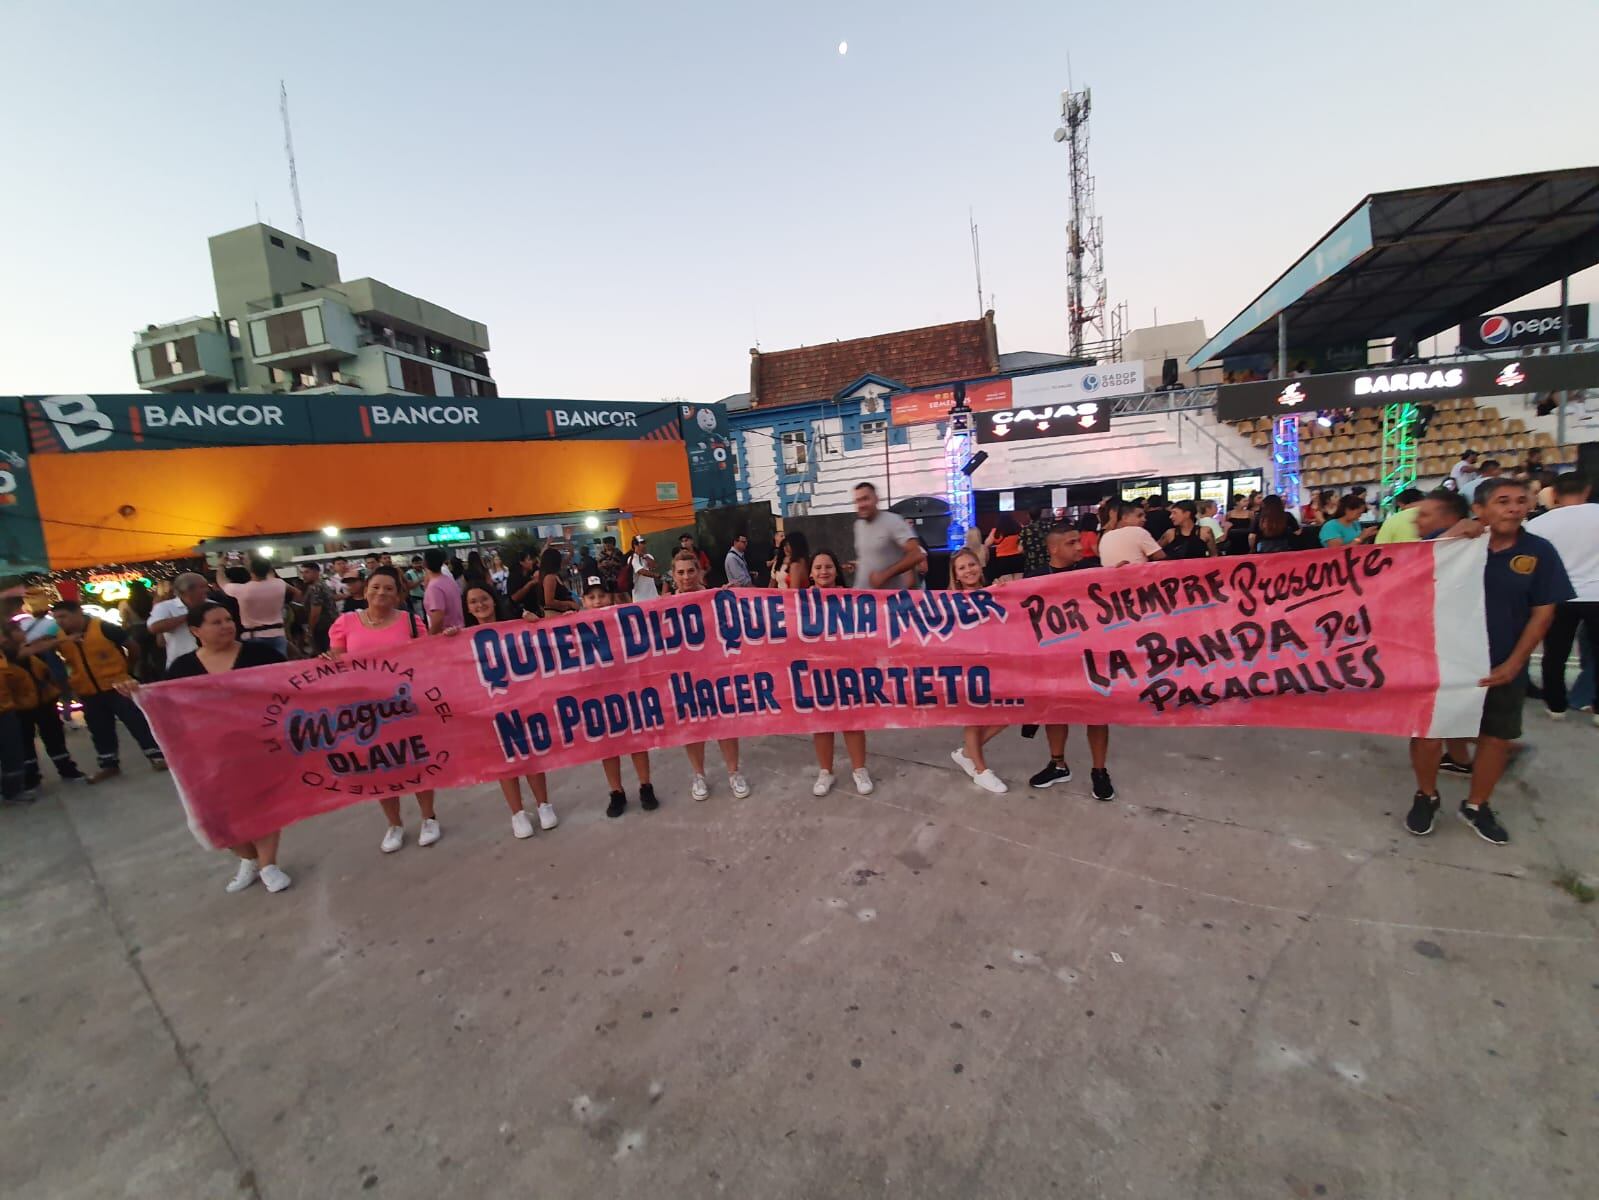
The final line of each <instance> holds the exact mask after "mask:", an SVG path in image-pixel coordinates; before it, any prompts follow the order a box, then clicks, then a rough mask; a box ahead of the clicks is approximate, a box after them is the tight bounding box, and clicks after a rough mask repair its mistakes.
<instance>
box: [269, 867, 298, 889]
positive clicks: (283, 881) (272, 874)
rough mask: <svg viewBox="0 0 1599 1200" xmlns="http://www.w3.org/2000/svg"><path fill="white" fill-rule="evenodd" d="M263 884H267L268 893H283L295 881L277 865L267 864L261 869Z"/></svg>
mask: <svg viewBox="0 0 1599 1200" xmlns="http://www.w3.org/2000/svg"><path fill="white" fill-rule="evenodd" d="M261 882H262V883H264V884H266V890H267V891H269V892H281V891H282V890H283V889H284V888H286V887H288V886H289V884H291V883H293V882H294V880H292V879H290V878H289V873H288V872H287V871H285V870H284V869H283V868H282V867H280V866H278V864H277V863H267V865H266V866H264V867H262V868H261Z"/></svg>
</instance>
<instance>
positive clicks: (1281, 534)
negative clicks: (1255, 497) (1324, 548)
mask: <svg viewBox="0 0 1599 1200" xmlns="http://www.w3.org/2000/svg"><path fill="white" fill-rule="evenodd" d="M1298 541H1299V522H1298V521H1296V520H1294V514H1293V513H1291V512H1289V511H1288V509H1287V506H1286V505H1284V504H1283V498H1282V497H1281V496H1267V497H1266V499H1265V500H1264V501H1262V502H1261V505H1260V515H1259V516H1258V517H1256V518H1255V524H1254V527H1253V528H1251V529H1250V531H1249V545H1250V549H1252V550H1253V551H1254V552H1255V553H1256V554H1278V553H1281V552H1282V551H1285V550H1297V549H1298V548H1299V545H1298Z"/></svg>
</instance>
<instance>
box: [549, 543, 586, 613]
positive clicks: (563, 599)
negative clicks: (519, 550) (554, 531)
mask: <svg viewBox="0 0 1599 1200" xmlns="http://www.w3.org/2000/svg"><path fill="white" fill-rule="evenodd" d="M539 587H540V589H541V590H542V592H543V601H544V602H543V604H542V605H540V608H541V610H542V611H543V613H544V615H545V616H546V617H553V616H555V615H556V614H557V613H567V612H576V611H577V610H578V609H579V608H580V607H582V606H581V605H579V604H578V602H577V601H576V600H574V599H572V590H571V589H570V588H569V587H567V586H566V584H564V583H562V582H561V549H560V547H559V546H546V547H545V548H544V557H543V558H541V559H539Z"/></svg>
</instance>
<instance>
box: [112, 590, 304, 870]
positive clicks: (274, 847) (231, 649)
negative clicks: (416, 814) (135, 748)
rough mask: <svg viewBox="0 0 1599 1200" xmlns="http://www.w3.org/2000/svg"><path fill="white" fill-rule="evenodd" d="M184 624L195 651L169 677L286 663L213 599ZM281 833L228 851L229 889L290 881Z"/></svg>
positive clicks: (131, 687) (132, 685)
mask: <svg viewBox="0 0 1599 1200" xmlns="http://www.w3.org/2000/svg"><path fill="white" fill-rule="evenodd" d="M188 625H189V630H190V632H191V633H193V634H194V640H195V641H196V642H198V643H199V644H200V647H199V649H198V650H191V651H189V652H188V653H187V654H180V655H178V657H177V658H175V659H173V661H172V665H171V666H170V667H168V668H167V678H168V679H169V680H170V679H193V678H196V677H198V676H201V675H224V674H226V673H227V672H229V671H240V670H243V669H244V668H246V667H267V666H271V665H272V664H273V663H280V662H285V661H287V660H286V659H285V658H284V657H283V655H281V654H279V653H278V652H277V651H276V650H274V649H273V648H272V647H271V646H269V645H267V644H266V643H265V642H241V641H240V640H239V627H238V625H237V624H235V623H234V620H233V615H232V614H231V613H229V612H228V610H227V608H226V607H225V606H223V605H221V604H216V603H213V602H211V601H207V602H206V603H204V604H202V605H200V607H199V608H191V609H190V610H189V615H188ZM117 690H118V691H119V692H121V693H123V695H126V696H131V695H133V694H134V693H135V692H136V691H138V690H139V685H138V683H137V682H135V681H133V680H129V681H127V682H126V683H123V684H119V685H118V687H117ZM278 837H279V833H269V834H267V835H266V836H265V837H261V838H257V839H256V840H255V841H253V842H241V843H239V844H238V845H237V846H229V847H228V849H229V850H231V851H232V852H233V853H234V854H236V855H238V856H239V869H238V872H237V873H236V874H235V875H234V876H233V878H232V879H231V880H229V881H228V886H227V888H226V890H227V891H229V892H242V891H243V890H244V889H245V888H247V887H249V886H250V885H251V884H252V883H254V882H255V881H256V879H257V877H259V878H260V880H261V882H262V883H263V884H264V885H266V890H267V891H269V892H281V891H282V890H283V889H284V888H286V887H288V886H289V884H291V883H293V882H294V881H293V880H292V879H290V878H289V876H288V874H287V873H286V872H285V871H284V870H283V868H282V867H280V866H278Z"/></svg>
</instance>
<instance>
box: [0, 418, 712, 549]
mask: <svg viewBox="0 0 1599 1200" xmlns="http://www.w3.org/2000/svg"><path fill="white" fill-rule="evenodd" d="M29 467H30V469H31V470H32V472H33V483H34V489H35V491H36V494H37V496H38V501H39V512H40V515H41V517H42V518H43V521H44V535H45V544H46V546H47V547H48V548H49V552H50V565H51V566H52V567H55V568H57V569H62V568H67V567H82V566H95V565H98V564H101V563H113V562H145V561H148V560H152V559H163V558H175V557H182V556H184V555H187V554H191V553H193V552H194V548H195V546H196V545H197V544H198V543H199V542H200V541H201V540H202V539H206V538H236V537H253V536H256V535H260V536H271V535H280V534H286V533H305V532H308V531H312V530H320V529H321V528H322V526H324V525H337V526H339V527H340V528H341V529H361V528H369V527H373V526H385V525H433V524H439V523H441V522H444V521H460V520H492V519H493V518H495V517H518V516H531V515H537V514H544V513H569V512H589V511H600V512H604V511H606V510H609V509H621V510H624V511H629V512H632V513H635V514H637V517H638V525H639V527H640V528H641V529H642V530H644V531H646V532H648V531H651V530H655V529H669V528H671V527H673V526H676V525H685V524H692V523H693V520H694V503H693V495H692V493H691V491H690V489H689V478H688V456H687V454H686V453H685V452H684V448H683V443H681V442H651V441H561V442H425V443H422V442H418V443H410V444H402V443H380V444H375V445H338V446H229V447H212V448H206V449H200V450H161V451H152V450H113V451H105V452H101V453H93V452H89V453H79V454H71V453H63V454H35V455H33V456H32V457H31V458H30V459H29ZM657 483H675V484H676V485H677V495H678V497H679V498H678V500H677V501H676V502H665V503H663V502H661V501H658V500H656V498H655V485H656V484H657ZM124 506H131V507H132V509H133V511H132V513H131V514H130V515H128V516H126V517H124V516H122V515H121V514H120V512H119V510H120V509H122V508H123V507H124Z"/></svg>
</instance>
